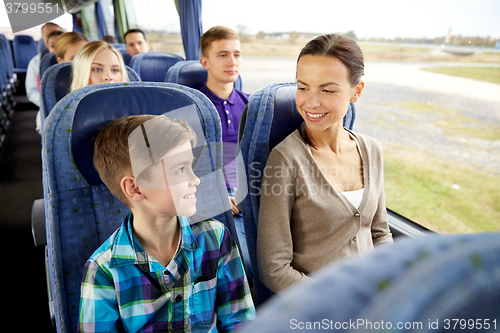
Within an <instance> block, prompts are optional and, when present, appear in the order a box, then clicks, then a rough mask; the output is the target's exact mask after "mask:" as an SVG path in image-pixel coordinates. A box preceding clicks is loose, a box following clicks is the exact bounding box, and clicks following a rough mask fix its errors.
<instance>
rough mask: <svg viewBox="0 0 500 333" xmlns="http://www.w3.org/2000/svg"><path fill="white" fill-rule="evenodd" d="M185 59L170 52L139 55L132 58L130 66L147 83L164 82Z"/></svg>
mask: <svg viewBox="0 0 500 333" xmlns="http://www.w3.org/2000/svg"><path fill="white" fill-rule="evenodd" d="M183 60H184V59H183V58H182V57H181V56H178V55H176V54H173V53H168V52H147V53H139V54H136V55H135V56H134V57H132V60H131V61H130V66H131V67H132V69H134V70H135V71H136V72H137V73H138V74H139V76H140V77H141V79H142V80H143V81H146V82H164V81H165V76H166V75H167V71H168V70H169V68H170V67H172V66H173V65H174V64H176V63H178V62H179V61H183Z"/></svg>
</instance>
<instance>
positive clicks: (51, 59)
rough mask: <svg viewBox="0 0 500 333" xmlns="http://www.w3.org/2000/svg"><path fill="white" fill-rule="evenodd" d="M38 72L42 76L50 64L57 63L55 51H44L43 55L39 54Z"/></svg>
mask: <svg viewBox="0 0 500 333" xmlns="http://www.w3.org/2000/svg"><path fill="white" fill-rule="evenodd" d="M40 56H41V60H40V72H39V76H40V77H41V78H43V73H45V71H46V70H47V68H49V67H50V66H52V65H55V64H57V57H56V53H55V52H50V53H45V54H44V55H42V54H40Z"/></svg>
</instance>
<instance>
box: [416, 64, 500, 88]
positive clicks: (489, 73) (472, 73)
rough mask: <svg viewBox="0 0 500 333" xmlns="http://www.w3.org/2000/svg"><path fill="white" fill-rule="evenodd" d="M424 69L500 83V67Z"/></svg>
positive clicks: (424, 69) (425, 69)
mask: <svg viewBox="0 0 500 333" xmlns="http://www.w3.org/2000/svg"><path fill="white" fill-rule="evenodd" d="M422 70H423V71H427V72H432V73H438V74H446V75H452V76H459V77H465V78H467V79H474V80H480V81H486V82H492V83H499V84H500V67H451V66H450V67H448V66H445V67H425V68H422Z"/></svg>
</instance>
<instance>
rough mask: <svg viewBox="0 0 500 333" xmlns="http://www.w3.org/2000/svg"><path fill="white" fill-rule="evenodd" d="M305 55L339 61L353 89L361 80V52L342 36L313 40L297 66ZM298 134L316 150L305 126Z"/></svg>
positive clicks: (303, 52) (301, 52) (347, 38)
mask: <svg viewBox="0 0 500 333" xmlns="http://www.w3.org/2000/svg"><path fill="white" fill-rule="evenodd" d="M305 55H312V56H327V57H335V58H337V59H339V60H340V61H342V63H343V64H344V65H345V66H346V67H347V70H348V71H349V82H350V83H351V86H353V87H355V86H356V85H357V84H358V82H359V80H361V76H362V75H363V74H364V69H365V64H364V60H363V52H361V49H360V48H359V46H358V43H356V42H355V41H354V40H352V39H350V38H349V37H346V36H343V35H337V34H328V35H323V36H318V37H316V38H314V39H313V40H311V41H310V42H309V43H307V44H306V46H304V48H303V49H302V50H301V51H300V54H299V57H298V59H297V65H298V64H299V61H300V58H302V57H303V56H305ZM303 125H305V124H303ZM299 132H300V135H301V136H302V138H303V139H304V141H305V142H306V143H307V144H309V145H310V146H311V147H313V148H314V149H317V147H316V146H315V145H314V144H313V143H312V142H311V140H309V138H308V137H307V134H306V129H305V126H300V127H299Z"/></svg>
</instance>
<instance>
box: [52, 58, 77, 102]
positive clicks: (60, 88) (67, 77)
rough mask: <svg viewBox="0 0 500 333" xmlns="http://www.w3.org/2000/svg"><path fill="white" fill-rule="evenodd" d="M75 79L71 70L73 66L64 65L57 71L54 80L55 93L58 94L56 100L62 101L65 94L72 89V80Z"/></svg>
mask: <svg viewBox="0 0 500 333" xmlns="http://www.w3.org/2000/svg"><path fill="white" fill-rule="evenodd" d="M72 80H73V73H72V71H71V66H64V67H61V68H60V69H59V71H58V72H57V75H56V78H55V81H54V93H55V95H56V100H57V101H60V100H61V99H62V98H63V97H64V96H66V95H67V94H68V93H69V91H70V89H71V81H72Z"/></svg>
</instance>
